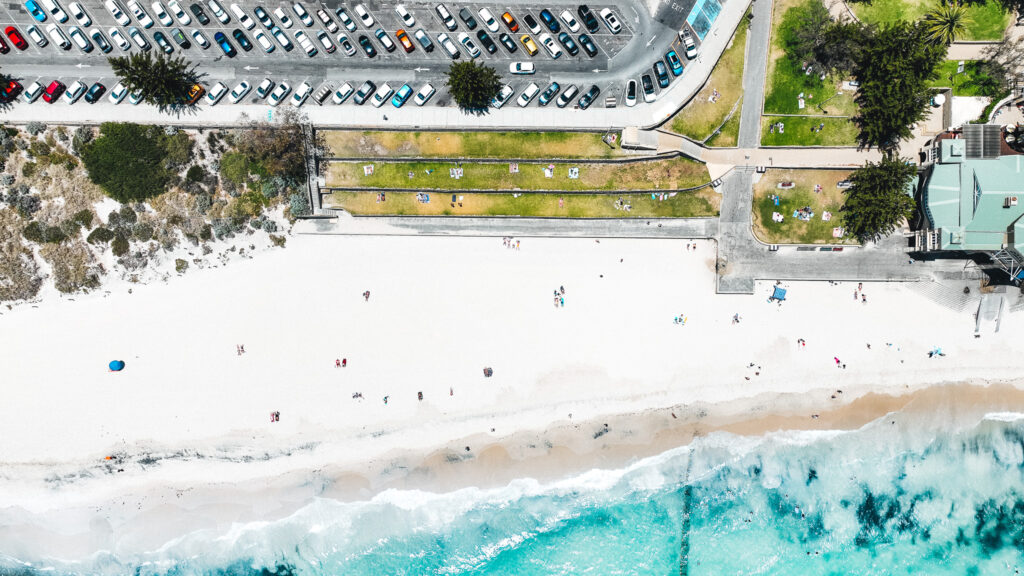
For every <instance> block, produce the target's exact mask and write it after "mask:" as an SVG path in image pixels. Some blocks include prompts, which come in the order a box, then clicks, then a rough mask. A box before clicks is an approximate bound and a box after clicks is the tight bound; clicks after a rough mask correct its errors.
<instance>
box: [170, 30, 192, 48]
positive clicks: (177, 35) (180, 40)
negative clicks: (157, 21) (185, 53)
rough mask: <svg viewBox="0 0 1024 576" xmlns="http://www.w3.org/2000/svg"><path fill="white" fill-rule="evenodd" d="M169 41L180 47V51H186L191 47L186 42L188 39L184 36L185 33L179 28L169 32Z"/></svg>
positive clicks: (190, 44) (189, 43)
mask: <svg viewBox="0 0 1024 576" xmlns="http://www.w3.org/2000/svg"><path fill="white" fill-rule="evenodd" d="M171 40H174V42H175V43H176V44H177V45H178V46H181V49H182V50H188V49H189V48H191V47H192V43H191V42H189V41H188V37H187V36H185V33H184V32H182V31H181V29H180V28H175V29H173V30H171Z"/></svg>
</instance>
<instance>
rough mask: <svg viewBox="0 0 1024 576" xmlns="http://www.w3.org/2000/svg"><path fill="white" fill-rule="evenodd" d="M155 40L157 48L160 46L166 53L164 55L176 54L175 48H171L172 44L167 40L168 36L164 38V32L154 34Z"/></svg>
mask: <svg viewBox="0 0 1024 576" xmlns="http://www.w3.org/2000/svg"><path fill="white" fill-rule="evenodd" d="M153 40H156V43H157V46H160V49H161V50H163V51H164V54H171V53H172V52H174V47H173V46H171V43H170V42H169V41H168V40H167V36H164V33H163V32H160V31H159V30H157V31H156V32H153Z"/></svg>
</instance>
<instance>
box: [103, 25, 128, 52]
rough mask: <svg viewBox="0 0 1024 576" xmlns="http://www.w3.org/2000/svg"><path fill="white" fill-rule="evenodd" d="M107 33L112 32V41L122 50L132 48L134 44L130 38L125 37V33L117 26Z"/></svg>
mask: <svg viewBox="0 0 1024 576" xmlns="http://www.w3.org/2000/svg"><path fill="white" fill-rule="evenodd" d="M107 33H109V34H110V41H111V42H113V43H114V44H117V47H118V48H120V49H121V50H123V51H125V52H127V51H129V50H131V49H132V45H131V44H130V43H129V42H128V39H127V38H125V37H124V34H121V31H120V30H118V29H117V28H111V29H110V30H107Z"/></svg>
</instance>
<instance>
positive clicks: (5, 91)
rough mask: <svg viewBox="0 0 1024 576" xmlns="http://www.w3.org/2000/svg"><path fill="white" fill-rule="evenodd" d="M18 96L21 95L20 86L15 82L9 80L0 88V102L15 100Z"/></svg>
mask: <svg viewBox="0 0 1024 576" xmlns="http://www.w3.org/2000/svg"><path fill="white" fill-rule="evenodd" d="M18 94H21V84H19V83H18V82H17V81H16V80H9V81H7V82H5V83H4V87H3V88H0V102H10V101H11V100H14V99H15V98H17V97H18Z"/></svg>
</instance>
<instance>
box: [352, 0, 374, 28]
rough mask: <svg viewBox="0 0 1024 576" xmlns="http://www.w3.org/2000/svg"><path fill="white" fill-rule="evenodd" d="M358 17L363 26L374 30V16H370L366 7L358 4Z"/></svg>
mask: <svg viewBox="0 0 1024 576" xmlns="http://www.w3.org/2000/svg"><path fill="white" fill-rule="evenodd" d="M356 16H358V17H359V21H360V22H362V23H363V26H366V27H367V28H373V16H370V11H369V10H367V9H366V6H365V5H363V4H356Z"/></svg>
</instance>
